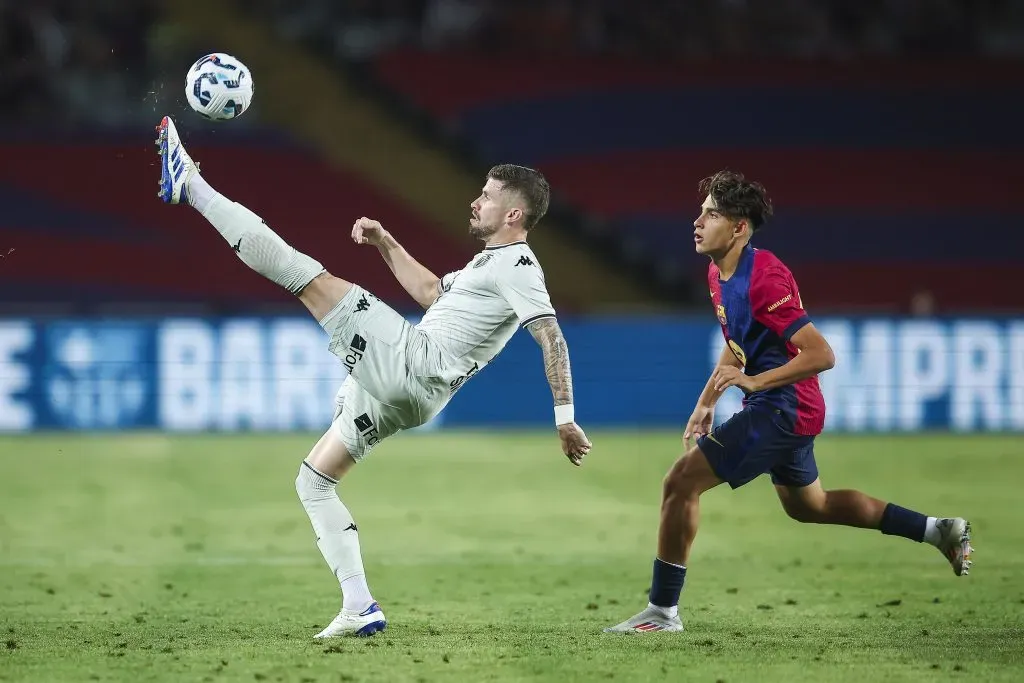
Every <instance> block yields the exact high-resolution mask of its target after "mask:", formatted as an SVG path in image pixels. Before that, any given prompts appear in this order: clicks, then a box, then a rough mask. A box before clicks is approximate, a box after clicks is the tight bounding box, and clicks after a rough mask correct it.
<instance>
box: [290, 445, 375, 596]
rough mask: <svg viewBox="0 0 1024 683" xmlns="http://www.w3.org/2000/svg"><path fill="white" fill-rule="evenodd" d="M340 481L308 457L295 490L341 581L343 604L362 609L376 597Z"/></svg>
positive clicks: (320, 546)
mask: <svg viewBox="0 0 1024 683" xmlns="http://www.w3.org/2000/svg"><path fill="white" fill-rule="evenodd" d="M337 485H338V482H337V481H335V480H334V479H332V478H330V477H328V476H327V475H326V474H323V473H322V472H319V471H317V470H316V469H314V468H313V467H312V466H311V465H310V464H309V463H307V462H306V461H303V462H302V465H301V466H300V467H299V475H298V477H296V478H295V490H296V491H297V492H298V494H299V500H301V501H302V507H304V508H305V509H306V514H307V515H309V521H310V523H311V524H312V525H313V531H314V532H316V544H317V546H318V547H319V548H320V553H321V554H322V555H323V556H324V559H325V560H327V565H328V566H329V567H330V568H331V571H332V572H334V575H335V576H336V577H338V582H339V583H340V584H341V590H342V598H343V604H342V607H344V608H345V609H348V610H356V611H358V612H361V611H363V610H364V609H366V608H367V607H369V605H370V603H371V602H373V597H372V596H371V595H370V587H369V586H368V585H367V584H366V573H365V572H364V571H363V557H362V555H361V554H360V552H359V531H358V529H357V528H356V523H355V521H354V520H353V519H352V515H351V514H350V513H349V511H348V508H346V507H345V505H344V504H343V503H342V502H341V499H340V498H338V494H337V492H336V490H335V487H336V486H337Z"/></svg>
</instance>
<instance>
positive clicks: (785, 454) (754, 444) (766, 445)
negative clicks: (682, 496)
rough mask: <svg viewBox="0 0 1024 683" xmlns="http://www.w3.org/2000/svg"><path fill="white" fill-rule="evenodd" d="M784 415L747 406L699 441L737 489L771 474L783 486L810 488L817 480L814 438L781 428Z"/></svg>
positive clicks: (717, 470)
mask: <svg viewBox="0 0 1024 683" xmlns="http://www.w3.org/2000/svg"><path fill="white" fill-rule="evenodd" d="M781 422H782V419H781V415H780V414H779V413H778V411H776V410H775V409H774V408H770V407H767V406H748V407H746V408H744V409H743V410H741V411H740V412H738V413H736V414H735V415H733V416H732V417H730V418H729V419H728V420H726V421H725V422H723V423H722V424H720V425H719V426H718V427H717V428H715V429H714V430H713V431H712V432H711V433H710V434H708V435H706V436H702V437H700V438H699V439H697V446H698V447H700V450H701V452H702V453H704V457H706V458H707V459H708V463H710V465H711V469H712V470H714V472H715V474H717V475H718V477H719V478H720V479H723V480H724V481H725V482H726V483H728V484H729V486H731V487H732V488H734V489H737V488H739V487H741V486H743V485H744V484H746V483H747V482H750V481H753V480H754V479H756V478H757V477H759V476H760V475H762V474H764V473H765V472H768V473H770V474H771V477H772V483H773V484H776V485H780V486H797V487H799V486H807V485H808V484H810V483H811V482H813V481H814V480H815V479H817V478H818V465H817V463H816V462H814V437H813V436H803V435H800V434H794V433H792V432H790V431H788V430H787V429H785V428H784V427H782V426H780V425H781Z"/></svg>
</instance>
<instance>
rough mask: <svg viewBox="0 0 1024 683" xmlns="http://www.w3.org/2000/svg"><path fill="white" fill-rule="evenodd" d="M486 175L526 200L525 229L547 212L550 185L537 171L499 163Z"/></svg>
mask: <svg viewBox="0 0 1024 683" xmlns="http://www.w3.org/2000/svg"><path fill="white" fill-rule="evenodd" d="M487 177H488V178H494V179H495V180H497V181H498V182H500V183H501V187H502V189H504V190H508V191H509V192H518V193H519V194H520V195H522V197H523V199H525V200H526V211H524V212H523V213H524V214H525V215H524V216H523V227H524V228H526V229H527V230H529V229H530V228H532V227H533V226H535V225H537V221H539V220H540V219H541V218H543V217H544V214H546V213H547V212H548V202H550V201H551V187H550V186H549V185H548V181H547V179H546V178H545V177H544V176H543V174H541V173H540V172H539V171H536V170H534V169H532V168H527V167H526V166H516V165H515V164H499V165H497V166H494V167H492V168H491V170H489V171H488V172H487Z"/></svg>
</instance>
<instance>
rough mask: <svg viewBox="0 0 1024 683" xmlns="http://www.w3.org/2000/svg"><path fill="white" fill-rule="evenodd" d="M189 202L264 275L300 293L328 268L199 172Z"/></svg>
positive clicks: (192, 181)
mask: <svg viewBox="0 0 1024 683" xmlns="http://www.w3.org/2000/svg"><path fill="white" fill-rule="evenodd" d="M188 199H189V203H191V204H192V205H193V206H195V207H196V208H197V209H199V211H200V212H201V213H202V214H203V217H205V218H206V220H208V221H210V223H211V224H212V225H213V227H215V228H217V232H219V233H220V234H221V236H222V237H223V238H224V239H225V240H227V243H228V244H229V245H231V248H232V249H234V250H235V253H236V254H237V255H238V258H240V259H242V262H243V263H244V264H245V265H247V266H249V267H250V268H252V269H253V270H255V271H256V272H257V273H259V274H260V275H262V276H263V277H265V278H267V279H268V280H271V281H273V282H276V283H277V284H279V285H281V286H282V287H284V288H285V289H287V290H288V291H289V292H291V293H292V294H298V293H299V292H301V291H302V289H303V287H305V286H306V285H308V284H309V283H310V281H312V280H313V278H315V277H316V276H317V275H319V274H320V273H322V272H324V267H323V266H322V265H320V263H319V262H318V261H317V260H316V259H312V258H310V257H309V256H306V255H305V254H303V253H302V252H299V251H296V250H295V248H294V247H292V246H291V245H289V244H288V243H287V242H285V241H284V240H283V239H281V237H280V236H279V235H278V234H277V233H276V232H274V231H273V230H271V229H270V228H269V227H268V226H267V224H266V223H264V222H263V219H262V218H260V217H259V216H257V215H256V214H254V213H253V212H252V211H250V210H249V209H247V208H245V207H244V206H242V205H241V204H239V203H238V202H233V201H231V200H230V199H228V198H227V197H225V196H224V195H222V194H220V193H219V192H217V191H216V190H214V189H213V188H212V187H210V184H209V183H207V182H206V181H205V180H203V177H202V176H201V175H199V174H198V173H195V174H193V176H192V177H191V178H189V181H188Z"/></svg>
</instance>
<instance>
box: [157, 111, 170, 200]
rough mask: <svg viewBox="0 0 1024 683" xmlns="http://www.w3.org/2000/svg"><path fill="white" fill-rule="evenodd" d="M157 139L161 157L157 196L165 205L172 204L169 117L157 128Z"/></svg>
mask: <svg viewBox="0 0 1024 683" xmlns="http://www.w3.org/2000/svg"><path fill="white" fill-rule="evenodd" d="M156 132H157V139H156V145H157V148H158V154H159V155H160V192H158V193H157V196H158V197H160V199H162V200H163V201H164V202H165V203H167V204H170V203H171V197H172V196H173V192H174V181H173V180H171V173H170V170H169V169H168V164H169V163H170V160H169V159H168V158H167V144H168V143H167V117H166V116H165V117H163V119H161V120H160V125H158V126H157V127H156Z"/></svg>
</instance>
